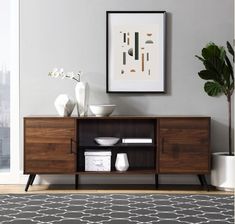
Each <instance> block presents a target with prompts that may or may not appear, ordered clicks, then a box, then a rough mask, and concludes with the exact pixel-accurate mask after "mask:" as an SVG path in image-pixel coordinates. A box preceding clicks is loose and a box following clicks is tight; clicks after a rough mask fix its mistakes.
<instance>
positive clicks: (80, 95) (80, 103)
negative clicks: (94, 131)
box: [75, 82, 89, 116]
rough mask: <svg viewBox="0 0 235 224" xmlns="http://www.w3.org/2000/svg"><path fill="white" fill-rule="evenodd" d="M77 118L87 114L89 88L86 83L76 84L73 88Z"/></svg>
mask: <svg viewBox="0 0 235 224" xmlns="http://www.w3.org/2000/svg"><path fill="white" fill-rule="evenodd" d="M75 96H76V99H77V110H78V116H86V115H87V113H88V99H89V86H88V83H87V82H78V83H77V84H76V87H75Z"/></svg>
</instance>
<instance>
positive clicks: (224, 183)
mask: <svg viewBox="0 0 235 224" xmlns="http://www.w3.org/2000/svg"><path fill="white" fill-rule="evenodd" d="M227 154H228V153H226V152H219V153H213V154H212V170H211V184H212V185H213V186H215V187H216V188H217V189H219V190H224V191H234V190H235V175H234V172H235V156H229V155H227Z"/></svg>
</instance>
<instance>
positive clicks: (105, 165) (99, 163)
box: [84, 151, 112, 171]
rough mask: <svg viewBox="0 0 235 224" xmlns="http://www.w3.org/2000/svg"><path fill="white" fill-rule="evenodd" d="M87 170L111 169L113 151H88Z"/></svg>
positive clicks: (86, 154)
mask: <svg viewBox="0 0 235 224" xmlns="http://www.w3.org/2000/svg"><path fill="white" fill-rule="evenodd" d="M84 155H85V171H111V155H112V153H111V151H86V152H85V153H84Z"/></svg>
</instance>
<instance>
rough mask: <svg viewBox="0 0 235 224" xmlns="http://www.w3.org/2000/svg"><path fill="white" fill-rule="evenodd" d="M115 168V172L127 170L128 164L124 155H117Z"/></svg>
mask: <svg viewBox="0 0 235 224" xmlns="http://www.w3.org/2000/svg"><path fill="white" fill-rule="evenodd" d="M115 168H116V170H117V171H121V172H124V171H127V170H128V168H129V162H128V158H127V154H126V153H118V154H117V158H116V162H115Z"/></svg>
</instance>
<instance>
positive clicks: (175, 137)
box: [159, 118, 210, 174]
mask: <svg viewBox="0 0 235 224" xmlns="http://www.w3.org/2000/svg"><path fill="white" fill-rule="evenodd" d="M159 131H160V134H159V173H199V174H204V173H208V172H209V171H210V119H208V118H200V119H199V118H164V119H160V130H159Z"/></svg>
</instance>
